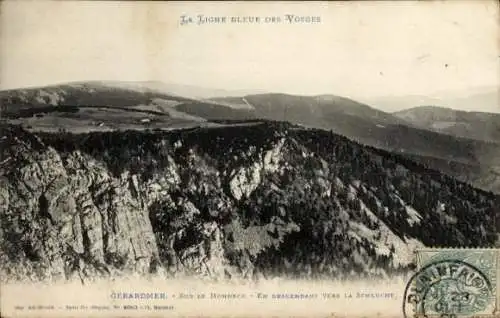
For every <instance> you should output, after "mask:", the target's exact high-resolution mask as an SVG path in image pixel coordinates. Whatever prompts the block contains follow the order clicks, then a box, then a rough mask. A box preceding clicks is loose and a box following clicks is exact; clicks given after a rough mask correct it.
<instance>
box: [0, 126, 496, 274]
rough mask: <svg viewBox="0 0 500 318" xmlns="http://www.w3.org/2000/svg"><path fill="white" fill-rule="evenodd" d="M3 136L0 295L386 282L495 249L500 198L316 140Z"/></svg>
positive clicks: (290, 135)
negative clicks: (267, 282) (149, 281)
mask: <svg viewBox="0 0 500 318" xmlns="http://www.w3.org/2000/svg"><path fill="white" fill-rule="evenodd" d="M0 128H1V135H2V136H3V137H1V138H0V277H1V279H2V280H3V281H9V280H15V281H18V280H28V281H37V280H43V281H47V280H69V279H79V280H81V281H82V282H83V283H85V282H87V281H89V280H92V279H94V278H96V277H116V276H122V275H141V276H144V275H160V276H165V277H166V276H169V277H170V276H174V277H178V276H186V275H188V276H192V275H195V276H197V277H200V278H207V279H211V280H214V279H215V280H220V279H254V278H258V277H261V278H262V277H264V278H269V277H274V276H287V277H305V278H313V277H314V278H327V277H349V275H354V276H357V277H359V276H360V275H361V276H363V275H366V276H382V277H384V276H387V275H390V274H392V273H395V272H396V273H397V272H398V271H405V270H408V269H409V268H411V266H412V257H411V252H412V251H413V250H414V249H415V248H416V247H422V246H429V245H432V246H478V247H479V246H483V247H490V246H493V244H494V243H495V241H496V240H497V238H498V236H497V233H496V231H497V230H496V229H495V228H494V227H495V223H494V218H496V217H497V215H498V207H499V206H500V204H498V203H499V202H500V201H499V198H498V197H497V196H494V195H493V194H491V193H487V192H483V191H480V190H476V189H474V188H472V187H470V186H469V185H467V184H462V183H460V182H458V181H456V180H454V179H451V178H450V177H447V176H445V175H436V174H434V175H431V174H428V173H426V171H425V169H424V168H423V167H421V166H418V165H416V164H415V163H413V162H411V161H407V160H405V159H404V158H400V157H395V156H393V155H391V154H389V153H384V152H381V151H378V150H374V149H368V148H365V147H363V146H361V145H358V144H355V143H353V142H352V141H349V140H347V139H345V138H343V137H340V136H336V135H333V134H332V133H328V132H324V131H312V130H304V129H300V130H292V129H286V128H283V127H281V126H279V125H272V124H262V125H255V126H249V127H240V128H238V127H233V128H220V129H207V130H205V131H199V132H189V131H186V132H183V131H180V132H170V133H158V132H157V133H146V132H110V133H94V134H86V135H85V134H84V135H70V134H68V135H55V134H40V135H34V134H30V133H27V132H26V131H24V130H22V129H19V128H17V127H12V126H10V127H0ZM373 176H375V177H373ZM471 215H472V216H474V217H469V216H471ZM459 220H460V222H459Z"/></svg>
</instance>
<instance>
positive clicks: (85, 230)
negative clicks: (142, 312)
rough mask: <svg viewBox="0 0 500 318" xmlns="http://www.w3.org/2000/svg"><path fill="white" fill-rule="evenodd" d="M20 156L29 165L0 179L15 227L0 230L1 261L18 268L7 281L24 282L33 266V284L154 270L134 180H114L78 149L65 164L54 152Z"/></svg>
mask: <svg viewBox="0 0 500 318" xmlns="http://www.w3.org/2000/svg"><path fill="white" fill-rule="evenodd" d="M19 155H20V156H22V157H23V158H22V159H24V160H27V161H28V162H26V163H25V164H24V165H22V166H21V167H20V169H19V170H18V171H13V172H12V174H10V175H8V176H7V177H5V176H4V177H3V178H2V188H1V189H2V190H1V195H0V196H1V197H2V202H1V203H2V204H1V205H0V208H1V209H2V211H1V213H2V216H4V220H5V221H7V222H9V224H10V225H11V226H9V227H8V228H7V229H8V230H9V231H8V232H5V231H2V240H3V241H4V242H8V243H9V244H10V246H9V247H10V250H8V251H4V253H2V256H3V258H4V259H5V258H6V259H5V260H6V261H7V262H9V263H13V264H11V265H12V266H5V267H4V268H5V269H6V270H7V271H8V272H7V277H10V278H13V279H17V278H24V277H23V276H24V273H25V272H26V271H31V267H36V268H37V269H38V271H35V272H34V273H33V274H34V276H35V277H34V278H35V279H37V278H38V279H60V278H62V279H67V278H69V277H72V276H74V275H75V274H77V275H78V276H80V277H81V278H82V279H84V278H85V279H86V278H89V277H94V276H95V274H96V273H97V274H105V275H109V274H111V270H112V269H120V270H132V271H134V272H139V273H144V274H145V273H149V271H150V270H152V264H153V263H154V262H155V261H157V260H158V249H157V245H156V239H155V236H154V234H153V232H152V227H151V223H150V220H149V215H148V210H147V207H146V206H145V205H144V202H143V201H144V198H142V197H141V195H140V189H139V184H138V181H137V176H134V175H132V176H131V175H129V174H128V173H123V174H122V175H121V176H119V177H118V178H116V177H112V176H110V174H109V172H108V171H107V169H106V168H105V167H103V165H102V164H100V163H98V162H96V161H95V160H93V159H92V158H89V157H88V156H84V155H82V154H81V153H79V152H75V153H72V154H71V155H70V156H68V157H67V158H65V160H64V163H63V160H62V159H61V157H60V156H59V154H58V153H57V152H56V151H55V150H54V149H53V148H48V149H47V150H46V151H44V152H40V153H34V152H25V151H23V152H22V153H21V152H20V153H19ZM29 156H32V157H31V158H30V157H29ZM5 228H6V227H5V226H4V227H3V230H5Z"/></svg>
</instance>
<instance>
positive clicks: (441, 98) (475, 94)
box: [363, 87, 500, 113]
mask: <svg viewBox="0 0 500 318" xmlns="http://www.w3.org/2000/svg"><path fill="white" fill-rule="evenodd" d="M363 101H364V102H367V103H369V104H370V105H373V106H375V107H377V108H382V109H385V110H386V111H389V112H395V111H402V110H405V109H408V108H413V107H416V106H425V105H435V106H439V107H446V108H452V109H456V110H462V111H477V110H478V109H481V111H483V112H492V113H500V102H499V101H500V88H498V87H483V88H477V89H472V90H471V92H470V93H468V94H464V93H463V92H442V93H436V96H434V97H429V96H423V95H408V96H387V97H377V98H366V99H363Z"/></svg>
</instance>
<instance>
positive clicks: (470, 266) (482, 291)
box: [403, 248, 500, 318]
mask: <svg viewBox="0 0 500 318" xmlns="http://www.w3.org/2000/svg"><path fill="white" fill-rule="evenodd" d="M415 253H416V265H417V268H416V273H415V274H414V275H413V276H412V277H411V279H410V280H409V282H408V284H407V286H406V289H405V295H404V303H403V312H404V314H405V318H410V317H411V318H414V317H415V318H417V317H426V318H427V317H429V318H430V317H442V318H444V317H447V318H458V317H500V297H499V296H500V295H499V293H498V291H499V290H500V288H499V285H500V280H499V279H498V273H499V270H500V249H448V248H446V249H419V250H417V251H416V252H415Z"/></svg>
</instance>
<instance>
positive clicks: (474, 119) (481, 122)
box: [393, 106, 500, 142]
mask: <svg viewBox="0 0 500 318" xmlns="http://www.w3.org/2000/svg"><path fill="white" fill-rule="evenodd" d="M393 115H395V116H396V117H399V118H401V119H404V120H406V121H408V122H411V123H413V124H415V125H417V126H419V127H422V128H425V129H429V130H434V131H437V132H441V133H445V134H450V135H454V136H458V137H464V138H473V139H478V140H486V141H491V142H500V114H496V113H484V112H466V111H459V110H454V109H449V108H444V107H436V106H420V107H415V108H411V109H407V110H403V111H399V112H396V113H394V114H393Z"/></svg>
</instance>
